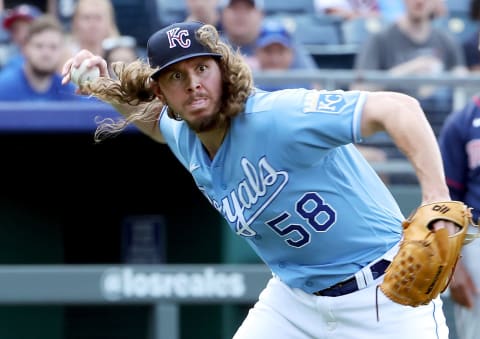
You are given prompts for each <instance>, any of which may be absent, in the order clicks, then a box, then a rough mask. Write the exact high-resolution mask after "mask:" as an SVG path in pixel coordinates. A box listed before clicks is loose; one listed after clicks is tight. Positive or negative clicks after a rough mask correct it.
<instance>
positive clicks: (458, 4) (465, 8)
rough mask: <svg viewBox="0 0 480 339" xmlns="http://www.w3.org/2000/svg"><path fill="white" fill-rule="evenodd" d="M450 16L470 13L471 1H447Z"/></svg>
mask: <svg viewBox="0 0 480 339" xmlns="http://www.w3.org/2000/svg"><path fill="white" fill-rule="evenodd" d="M445 5H446V6H447V9H448V12H449V13H450V14H454V15H455V14H467V15H468V13H469V12H470V0H445Z"/></svg>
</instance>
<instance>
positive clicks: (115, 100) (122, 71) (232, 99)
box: [81, 25, 253, 141]
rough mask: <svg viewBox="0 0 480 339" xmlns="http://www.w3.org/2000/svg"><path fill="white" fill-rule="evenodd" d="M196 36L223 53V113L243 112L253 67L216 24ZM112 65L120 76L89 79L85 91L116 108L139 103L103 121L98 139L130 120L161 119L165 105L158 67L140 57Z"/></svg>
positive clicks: (228, 116)
mask: <svg viewBox="0 0 480 339" xmlns="http://www.w3.org/2000/svg"><path fill="white" fill-rule="evenodd" d="M196 37H197V39H198V40H199V41H200V42H201V43H202V44H204V45H205V46H207V47H208V49H210V50H211V51H212V52H214V53H218V54H220V55H221V57H220V58H217V62H218V64H219V67H220V70H221V72H222V82H223V84H222V86H223V96H222V98H221V106H220V112H221V113H220V114H221V115H223V118H224V119H227V120H228V119H230V118H232V117H234V116H236V115H237V114H239V113H240V112H242V111H243V109H244V106H245V102H246V100H247V98H248V96H249V95H250V94H251V92H252V90H253V76H252V72H251V69H250V67H249V66H248V65H247V64H246V62H245V61H244V59H243V56H242V55H241V53H240V52H239V51H238V50H234V49H232V48H231V46H229V45H227V44H226V43H225V42H223V41H221V40H220V37H219V34H218V31H217V30H216V29H215V27H214V26H212V25H204V26H202V27H201V28H199V29H198V30H197V32H196ZM112 68H113V72H114V74H115V76H116V78H117V79H112V78H107V77H100V78H97V79H96V80H95V81H92V82H86V83H84V85H83V86H82V88H81V90H82V92H85V93H90V94H91V95H93V96H95V97H97V98H99V99H100V100H102V101H105V102H108V103H110V104H112V106H114V107H115V106H116V105H119V106H120V105H124V104H128V105H130V106H137V107H138V110H136V111H135V113H133V114H130V115H128V116H125V117H123V118H121V119H119V120H116V121H114V120H113V119H105V120H103V121H101V122H100V123H99V125H98V127H97V130H96V132H95V139H96V140H97V141H99V140H101V139H103V138H104V137H107V136H110V135H112V134H117V133H119V132H121V131H122V130H124V129H125V128H126V127H127V126H128V125H130V124H131V123H135V122H137V121H138V122H140V121H144V122H145V121H154V120H158V119H159V116H160V112H161V108H163V106H165V105H166V103H164V102H162V101H161V100H160V99H159V98H158V97H156V95H155V94H154V92H153V90H152V86H151V84H152V81H153V80H152V79H151V77H150V76H151V75H152V74H153V73H154V72H155V70H156V69H153V68H151V67H150V66H149V65H148V63H147V62H145V61H144V60H141V59H138V60H136V61H134V62H132V63H130V64H125V63H123V62H116V63H114V64H113V65H112ZM167 112H168V116H169V117H170V118H172V119H175V116H174V113H173V112H172V110H171V109H170V108H168V110H167Z"/></svg>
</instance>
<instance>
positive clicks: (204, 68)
mask: <svg viewBox="0 0 480 339" xmlns="http://www.w3.org/2000/svg"><path fill="white" fill-rule="evenodd" d="M207 68H208V66H207V65H200V66H198V70H199V71H200V72H205V71H206V70H207Z"/></svg>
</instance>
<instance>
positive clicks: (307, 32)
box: [295, 15, 343, 45]
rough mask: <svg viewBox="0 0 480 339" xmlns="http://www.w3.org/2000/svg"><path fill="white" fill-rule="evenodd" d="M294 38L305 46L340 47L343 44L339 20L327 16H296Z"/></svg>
mask: <svg viewBox="0 0 480 339" xmlns="http://www.w3.org/2000/svg"><path fill="white" fill-rule="evenodd" d="M295 36H296V39H297V40H298V41H299V42H300V43H302V44H305V45H340V44H342V43H343V36H342V31H341V20H339V19H337V18H334V17H332V16H329V15H322V16H316V15H303V16H298V17H296V18H295Z"/></svg>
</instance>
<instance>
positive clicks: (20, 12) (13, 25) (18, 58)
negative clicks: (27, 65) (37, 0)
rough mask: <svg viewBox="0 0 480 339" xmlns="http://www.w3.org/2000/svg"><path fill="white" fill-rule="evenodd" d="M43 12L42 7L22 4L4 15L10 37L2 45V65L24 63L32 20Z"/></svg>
mask: <svg viewBox="0 0 480 339" xmlns="http://www.w3.org/2000/svg"><path fill="white" fill-rule="evenodd" d="M41 14H42V12H41V11H40V9H38V8H37V7H35V6H32V5H28V4H21V5H18V6H16V7H13V8H12V9H7V10H6V11H5V14H4V17H3V28H4V29H5V30H6V31H7V32H8V34H9V36H10V39H9V41H8V42H7V44H5V45H4V46H2V49H3V51H2V60H1V67H5V66H7V65H10V64H12V65H13V64H19V65H21V64H22V63H23V60H24V58H23V55H22V48H23V45H24V44H25V39H26V35H27V33H28V28H29V27H30V24H31V22H32V21H33V20H34V19H36V18H37V17H39V16H40V15H41Z"/></svg>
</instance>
